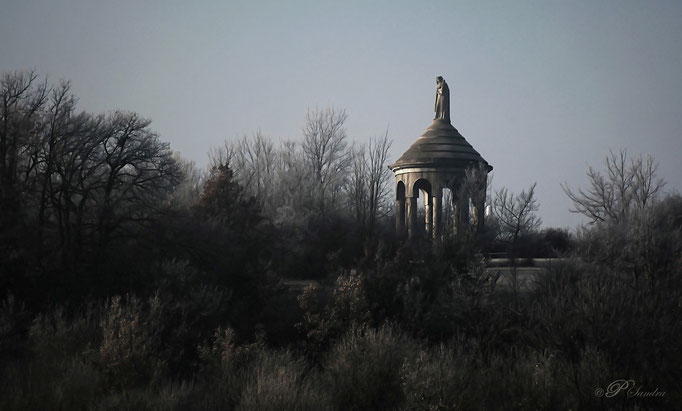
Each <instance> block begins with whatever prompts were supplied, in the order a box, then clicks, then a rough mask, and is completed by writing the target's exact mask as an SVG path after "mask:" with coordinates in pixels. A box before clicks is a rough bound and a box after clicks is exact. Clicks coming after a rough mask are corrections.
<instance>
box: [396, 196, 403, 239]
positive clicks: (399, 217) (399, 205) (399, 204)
mask: <svg viewBox="0 0 682 411" xmlns="http://www.w3.org/2000/svg"><path fill="white" fill-rule="evenodd" d="M395 232H396V233H397V234H398V235H399V236H402V235H403V233H404V232H405V199H404V198H402V199H400V200H395Z"/></svg>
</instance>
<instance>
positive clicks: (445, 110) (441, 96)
mask: <svg viewBox="0 0 682 411" xmlns="http://www.w3.org/2000/svg"><path fill="white" fill-rule="evenodd" d="M435 110H436V117H435V118H434V120H446V121H447V122H448V123H449V122H450V88H449V87H448V83H446V82H445V80H443V77H441V76H438V77H436V108H435Z"/></svg>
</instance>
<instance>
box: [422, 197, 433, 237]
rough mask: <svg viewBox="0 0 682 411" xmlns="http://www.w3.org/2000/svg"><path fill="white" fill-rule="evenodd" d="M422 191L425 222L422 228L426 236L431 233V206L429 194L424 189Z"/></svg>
mask: <svg viewBox="0 0 682 411" xmlns="http://www.w3.org/2000/svg"><path fill="white" fill-rule="evenodd" d="M423 193H424V214H425V216H426V217H425V218H424V222H425V227H424V230H425V231H426V235H427V236H428V235H429V234H430V233H431V227H432V226H433V214H432V213H433V210H432V207H431V194H429V193H427V192H426V191H424V192H423Z"/></svg>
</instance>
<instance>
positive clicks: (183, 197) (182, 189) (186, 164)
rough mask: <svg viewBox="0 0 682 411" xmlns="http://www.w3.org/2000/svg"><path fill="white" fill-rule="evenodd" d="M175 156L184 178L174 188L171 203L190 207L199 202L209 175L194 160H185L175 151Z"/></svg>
mask: <svg viewBox="0 0 682 411" xmlns="http://www.w3.org/2000/svg"><path fill="white" fill-rule="evenodd" d="M173 157H174V159H175V161H176V162H177V163H178V165H179V167H180V174H181V175H182V179H181V180H180V183H179V184H178V185H177V187H175V189H174V190H173V195H172V199H171V204H172V205H173V206H176V207H180V208H189V207H191V206H193V205H195V204H197V203H198V202H199V200H200V198H201V193H202V191H203V187H204V183H205V182H206V179H207V177H208V175H207V173H206V172H205V171H204V170H203V169H200V168H199V167H197V165H196V163H195V162H194V161H188V160H185V159H183V158H182V157H181V156H180V155H179V154H178V153H174V156H173Z"/></svg>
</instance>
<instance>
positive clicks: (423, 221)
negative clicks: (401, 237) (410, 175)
mask: <svg viewBox="0 0 682 411" xmlns="http://www.w3.org/2000/svg"><path fill="white" fill-rule="evenodd" d="M432 193H433V190H432V187H431V182H429V181H428V180H426V179H424V178H420V179H418V180H417V181H415V183H414V185H413V186H412V196H413V197H414V199H415V202H416V204H417V210H416V214H417V215H416V224H415V225H414V227H415V230H414V231H415V232H418V233H424V232H425V233H427V234H430V233H431V232H433V198H432ZM420 197H421V198H422V199H423V201H418V200H419V198H420ZM422 204H423V205H422Z"/></svg>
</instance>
